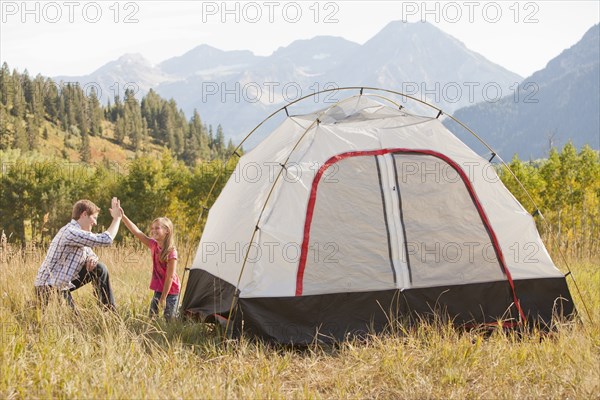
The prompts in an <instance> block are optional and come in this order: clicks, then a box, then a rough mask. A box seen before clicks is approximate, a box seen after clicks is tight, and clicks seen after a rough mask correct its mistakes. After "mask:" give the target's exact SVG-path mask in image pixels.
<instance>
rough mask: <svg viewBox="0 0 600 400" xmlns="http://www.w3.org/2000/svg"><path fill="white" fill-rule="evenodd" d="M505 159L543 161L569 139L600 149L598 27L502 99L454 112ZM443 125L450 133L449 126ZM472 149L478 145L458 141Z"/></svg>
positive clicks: (577, 145) (453, 126)
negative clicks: (537, 159) (550, 152)
mask: <svg viewBox="0 0 600 400" xmlns="http://www.w3.org/2000/svg"><path fill="white" fill-rule="evenodd" d="M454 116H455V117H456V118H457V119H459V120H460V121H462V122H463V123H465V124H466V125H467V126H469V128H471V129H472V130H474V131H475V132H477V133H478V134H479V135H480V136H481V137H484V138H485V140H486V141H487V142H488V144H490V145H491V146H492V148H494V150H495V151H496V152H497V153H498V154H500V155H501V156H502V157H503V158H504V159H505V160H507V159H508V160H510V158H511V157H512V156H513V155H514V154H515V153H517V154H518V155H519V157H520V158H521V159H535V158H540V157H546V156H547V155H548V151H549V149H550V147H552V146H554V147H559V148H560V147H562V146H563V145H564V144H565V143H566V142H568V141H572V142H573V144H574V145H575V146H576V147H577V148H580V147H581V146H583V145H584V144H589V145H590V146H592V147H593V148H595V149H598V148H600V25H595V26H593V27H591V28H590V29H589V30H588V31H587V32H586V33H585V35H584V36H583V38H582V39H581V40H580V41H579V42H577V43H576V44H575V45H573V46H572V47H570V48H568V49H566V50H564V51H563V52H562V53H561V54H559V55H558V56H557V57H555V58H553V59H552V60H550V61H549V62H548V64H547V65H546V67H545V68H544V69H542V70H540V71H537V72H535V73H534V74H533V75H531V76H530V77H527V78H525V79H524V80H523V82H521V84H520V85H519V89H518V90H515V91H514V92H513V93H511V94H510V95H508V96H505V97H503V98H502V99H500V100H499V101H497V102H493V103H492V102H482V103H479V104H475V105H472V106H469V107H466V108H462V109H460V110H458V111H456V112H455V113H454ZM446 126H447V127H449V128H450V129H451V130H452V131H454V132H455V133H457V132H460V131H461V129H460V128H458V127H457V125H456V124H455V123H453V122H447V123H446ZM461 139H463V140H464V141H465V142H466V143H467V144H469V145H470V146H471V147H472V148H474V149H476V148H477V147H478V146H479V144H478V143H476V141H475V140H474V139H473V138H472V137H471V136H469V137H464V138H463V137H461Z"/></svg>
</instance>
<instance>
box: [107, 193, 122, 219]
mask: <svg viewBox="0 0 600 400" xmlns="http://www.w3.org/2000/svg"><path fill="white" fill-rule="evenodd" d="M109 211H110V215H111V217H113V219H115V218H121V217H123V211H122V210H121V200H119V199H117V198H116V197H113V198H112V200H111V203H110V209H109Z"/></svg>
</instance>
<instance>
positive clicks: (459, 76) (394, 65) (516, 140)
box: [55, 21, 599, 158]
mask: <svg viewBox="0 0 600 400" xmlns="http://www.w3.org/2000/svg"><path fill="white" fill-rule="evenodd" d="M594 32H595V34H594ZM597 32H598V26H595V27H593V28H592V29H591V30H590V32H588V33H587V34H586V36H585V37H584V39H582V41H581V42H580V43H578V44H577V45H575V46H573V47H572V48H571V49H568V50H565V51H564V52H563V53H562V54H561V55H560V56H559V57H557V58H556V59H554V60H552V61H551V62H550V63H548V66H547V67H546V68H545V69H543V70H541V71H538V72H536V73H535V74H533V75H532V76H531V77H529V78H527V79H525V80H523V78H522V77H521V76H519V75H518V74H516V73H513V72H511V71H508V70H507V69H505V68H503V67H501V66H499V65H497V64H494V63H493V62H491V61H489V60H487V59H486V58H485V57H483V56H482V55H480V54H478V53H476V52H474V51H471V50H469V49H468V48H467V47H466V46H465V45H464V44H463V43H461V42H460V41H459V40H457V39H455V38H454V37H452V36H450V35H448V34H446V33H444V32H443V31H441V30H440V29H438V28H437V27H435V26H433V25H431V24H429V23H426V22H425V23H422V22H417V23H405V22H401V21H395V22H391V23H389V24H388V25H387V26H385V27H384V28H383V29H382V30H381V31H380V32H379V33H377V34H376V35H375V36H374V37H372V38H371V39H370V40H368V41H367V42H366V43H364V44H362V45H360V44H358V43H354V42H351V41H348V40H346V39H343V38H340V37H332V36H317V37H314V38H312V39H308V40H297V41H294V42H292V43H291V44H290V45H288V46H286V47H281V48H279V49H277V50H276V51H275V52H273V54H271V55H270V56H257V55H255V54H253V53H252V52H250V51H247V50H239V51H223V50H219V49H216V48H214V47H211V46H208V45H206V44H202V45H199V46H197V47H195V48H193V49H191V50H190V51H188V52H186V53H185V54H182V55H180V56H177V57H173V58H169V59H167V60H164V61H163V62H161V63H159V64H157V65H152V64H151V63H150V62H149V61H147V60H146V59H144V57H143V56H141V55H139V54H126V55H124V56H122V57H120V58H119V59H118V60H115V61H112V62H109V63H108V64H106V65H104V66H102V67H100V68H99V69H98V70H96V71H94V72H92V73H91V74H89V75H86V76H70V77H69V76H60V77H55V79H56V80H62V81H70V82H73V81H76V82H79V83H80V84H81V85H94V86H96V87H97V88H99V90H101V91H102V95H101V96H100V97H101V100H102V101H104V102H107V101H108V100H109V99H111V100H112V97H113V96H114V95H115V94H120V96H121V97H123V92H124V89H125V88H126V87H129V88H132V89H134V90H136V91H137V95H138V97H141V96H142V95H144V94H145V93H147V92H148V90H150V89H153V90H154V91H156V92H157V93H158V94H159V95H160V96H162V97H165V98H173V99H175V101H176V102H177V104H178V106H179V107H181V108H182V109H183V111H184V112H185V113H186V115H188V116H189V115H191V114H192V112H193V110H194V109H197V110H198V112H199V113H200V115H201V117H202V119H203V122H204V123H207V124H213V125H216V124H219V123H220V124H221V125H222V126H223V129H224V132H225V135H226V136H227V138H231V139H232V140H233V142H234V143H237V142H239V141H240V140H241V139H242V138H243V137H244V136H245V135H246V134H247V133H248V132H249V131H250V130H252V128H254V127H255V126H256V125H257V124H258V123H259V122H261V121H262V120H263V118H265V117H266V116H267V115H269V114H270V113H271V112H273V111H275V110H276V109H278V108H279V107H281V106H282V105H284V104H286V103H287V102H289V101H291V100H295V99H297V98H299V97H301V96H305V95H309V94H312V93H315V92H316V91H319V90H323V89H327V88H334V87H344V86H374V87H381V88H388V89H392V90H396V91H400V92H403V93H406V94H410V95H413V96H414V97H416V98H419V99H421V100H426V101H428V102H430V103H432V104H433V105H435V106H437V107H439V108H442V109H443V110H444V112H445V113H454V114H455V115H456V116H457V117H458V118H459V119H461V120H463V121H464V122H465V123H467V125H469V126H471V127H472V128H473V129H474V130H475V131H476V132H478V133H480V134H481V136H483V137H484V138H486V139H487V140H488V141H489V143H490V144H491V145H492V146H494V147H495V148H496V149H498V152H499V154H501V155H502V156H503V158H510V157H511V156H512V152H515V151H518V152H519V154H522V155H524V156H525V157H539V156H543V155H544V154H545V153H546V152H547V147H548V145H547V142H548V140H553V142H552V143H553V144H555V145H560V144H561V143H564V141H566V140H567V139H568V138H577V139H576V140H574V141H575V143H576V144H581V143H584V142H585V143H591V144H592V145H594V144H596V145H598V140H597V136H598V118H599V117H598V93H599V91H598V75H599V72H598V71H599V70H598V47H599V46H598V44H599V41H598V37H597V36H598V34H597ZM594 45H595V49H594ZM594 90H595V92H594ZM320 100H322V98H321V99H320ZM536 100H537V102H533V101H536ZM300 104H301V106H298V107H297V109H296V110H295V111H297V112H303V111H307V110H309V109H314V108H315V102H312V101H310V102H309V101H305V102H302V103H300ZM414 104H415V103H408V104H407V107H409V109H413V110H415V111H416V112H422V111H423V109H422V108H420V107H419V106H418V105H417V106H416V107H415V106H414ZM318 107H320V106H317V108H318ZM594 107H596V108H595V111H594ZM563 114H564V115H563ZM274 124H275V122H273V121H272V122H271V125H268V124H267V125H266V126H264V127H262V128H263V129H261V131H259V132H257V134H255V135H254V136H253V140H251V141H249V142H247V147H246V148H250V147H252V146H253V145H254V144H256V143H257V142H258V141H259V140H260V139H261V137H263V136H264V135H265V134H266V133H268V131H269V128H270V127H271V126H273V125H274ZM448 126H449V127H450V128H451V129H453V130H455V126H453V125H452V124H450V123H448ZM594 129H595V131H594ZM594 133H595V135H596V136H595V138H596V139H594ZM461 138H462V139H463V140H465V141H467V142H468V143H469V144H475V143H474V142H473V141H472V140H471V138H470V137H464V136H463V137H461Z"/></svg>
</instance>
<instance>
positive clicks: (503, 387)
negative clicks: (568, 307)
mask: <svg viewBox="0 0 600 400" xmlns="http://www.w3.org/2000/svg"><path fill="white" fill-rule="evenodd" d="M100 253H101V259H102V260H103V261H105V262H106V264H107V265H108V266H109V268H110V270H111V273H112V280H113V285H114V287H115V292H116V293H115V294H116V298H117V302H118V306H119V310H118V314H116V315H115V314H112V313H104V312H102V311H101V310H100V309H99V308H98V307H97V306H96V305H95V301H94V297H93V294H92V290H91V287H85V288H83V289H81V290H79V291H77V292H75V293H74V297H75V301H76V302H77V304H78V308H79V314H78V315H75V314H74V313H72V312H71V311H68V310H65V309H64V308H60V307H59V306H58V305H57V304H56V303H54V304H51V305H50V307H49V308H48V309H47V310H46V311H45V312H43V313H42V312H40V311H39V310H38V309H37V308H36V307H35V306H34V302H33V288H32V284H33V280H34V277H35V273H36V271H37V268H38V266H39V264H40V262H41V260H42V258H43V256H44V253H43V252H42V251H41V250H31V251H19V252H10V251H7V250H4V252H3V253H2V263H1V264H0V298H1V303H0V328H1V332H0V334H1V336H0V340H1V347H2V352H1V353H0V354H1V360H0V365H1V368H0V397H1V398H5V399H17V398H119V399H134V398H135V399H137V398H153V399H154V398H157V399H158V398H218V399H224V398H243V399H246V398H260V399H265V398H282V399H283V398H285V399H296V398H298V399H305V398H309V399H312V398H314V399H320V398H334V399H344V398H346V399H357V398H361V399H362V398H364V399H367V398H368V399H373V398H381V399H390V398H406V399H423V398H443V399H465V398H467V399H509V398H510V399H512V398H514V399H525V398H539V399H551V398H557V399H567V398H568V399H590V398H599V397H600V312H599V310H600V267H599V264H598V262H597V260H594V262H591V261H585V262H583V261H579V262H573V263H571V264H572V265H571V269H572V270H573V273H574V275H575V277H576V279H577V281H578V284H579V287H580V289H581V291H582V295H583V298H584V301H585V302H586V304H587V306H588V308H589V309H590V311H591V313H592V320H591V321H590V319H589V318H588V316H587V315H586V314H585V312H584V310H583V306H582V304H581V301H582V300H581V298H580V297H579V296H578V294H577V293H576V292H575V290H574V288H573V287H572V285H571V288H572V289H571V291H572V294H573V297H574V299H575V301H576V303H577V304H576V305H577V307H578V309H579V311H580V317H581V320H580V321H577V322H573V323H570V324H568V325H561V326H558V327H557V331H556V332H555V333H553V334H552V335H540V334H538V333H535V332H534V333H527V334H524V335H520V334H517V333H516V332H503V331H501V330H498V331H495V332H493V333H492V334H491V335H489V334H485V333H483V332H460V331H458V330H456V329H453V328H452V327H450V326H433V325H421V326H419V327H416V328H413V329H411V330H410V331H406V330H403V329H402V327H396V331H397V332H396V334H393V335H392V334H388V335H377V336H372V337H369V338H367V339H365V340H361V341H351V342H345V343H340V344H338V345H337V346H331V347H322V346H317V345H315V346H312V347H309V348H306V349H294V348H282V347H276V346H272V345H271V346H270V345H266V344H264V343H260V342H258V343H257V342H255V341H251V340H248V339H241V340H223V339H222V337H221V336H220V335H219V334H218V333H217V332H216V331H214V330H213V329H212V327H210V326H203V325H199V324H193V323H190V322H174V323H172V324H169V325H167V324H165V323H164V322H162V321H160V320H159V321H153V320H150V319H149V318H148V317H147V316H146V312H147V307H148V305H149V303H150V298H151V292H150V290H149V289H148V283H149V280H150V272H151V263H150V258H149V256H148V254H146V252H145V251H143V250H141V249H138V248H134V247H120V248H114V249H109V250H104V251H102V252H100ZM180 269H182V267H181V266H180ZM179 272H180V276H181V272H182V271H179ZM569 283H570V284H572V281H571V279H570V278H569Z"/></svg>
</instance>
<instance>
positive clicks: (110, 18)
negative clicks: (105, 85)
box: [0, 0, 600, 76]
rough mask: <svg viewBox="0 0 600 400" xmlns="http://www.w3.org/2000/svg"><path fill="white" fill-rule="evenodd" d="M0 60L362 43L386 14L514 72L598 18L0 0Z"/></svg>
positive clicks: (552, 13)
mask: <svg viewBox="0 0 600 400" xmlns="http://www.w3.org/2000/svg"><path fill="white" fill-rule="evenodd" d="M0 12H1V19H0V60H1V61H2V62H4V61H6V62H8V64H9V66H10V67H11V68H17V69H18V70H20V71H22V70H23V69H25V68H27V69H28V70H29V72H30V74H34V75H35V74H37V73H42V74H43V75H47V76H56V75H83V74H87V73H90V72H92V71H93V70H94V69H96V68H98V67H99V66H101V65H103V64H104V63H106V62H108V61H110V60H113V59H116V58H117V57H119V56H121V55H122V54H124V53H140V54H142V55H143V56H144V57H146V58H147V59H148V60H149V61H151V62H152V63H158V62H160V61H163V60H165V59H167V58H170V57H173V56H177V55H181V54H183V53H184V52H186V51H188V50H190V49H191V48H193V47H195V46H197V45H200V44H209V45H212V46H214V47H217V48H220V49H223V50H239V49H248V50H251V51H253V52H254V53H255V54H259V55H269V54H271V53H272V52H273V51H275V50H276V49H277V48H279V47H281V46H287V45H288V44H290V43H291V42H292V41H294V40H297V39H308V38H312V37H314V36H317V35H332V36H341V37H344V38H346V39H348V40H352V41H355V42H357V43H360V44H362V43H364V42H365V41H367V40H368V39H369V38H371V37H372V36H373V35H375V34H376V33H377V32H378V31H380V30H381V29H382V28H383V27H384V26H385V25H386V24H387V23H389V22H390V21H394V20H407V21H409V22H417V21H421V20H425V21H427V22H430V23H432V24H434V25H436V26H438V27H439V28H440V29H442V30H444V31H445V32H447V33H449V34H451V35H452V36H454V37H456V38H457V39H459V40H460V41H462V42H463V43H465V45H466V46H467V47H469V48H470V49H472V50H475V51H477V52H479V53H481V54H482V55H483V56H485V57H486V58H488V59H490V60H491V61H493V62H495V63H497V64H500V65H502V66H503V67H505V68H508V69H509V70H512V71H514V72H516V73H518V74H520V75H522V76H527V75H530V74H531V73H533V72H534V71H536V70H539V69H541V68H543V67H544V66H545V65H546V63H547V62H548V61H549V60H550V59H551V58H553V57H555V56H556V55H558V54H559V53H560V52H561V51H562V50H563V49H565V48H567V47H569V46H571V45H573V44H574V43H576V42H577V41H578V40H579V39H580V38H581V37H582V35H583V34H584V33H585V31H587V30H588V29H589V28H590V27H591V26H592V25H593V24H596V23H598V21H599V19H600V2H598V1H495V2H494V1H427V2H424V1H369V2H367V1H319V2H317V1H296V2H293V1H250V2H248V1H229V2H223V1H118V2H117V1H95V2H94V1H27V2H23V1H5V0H2V1H0Z"/></svg>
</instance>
